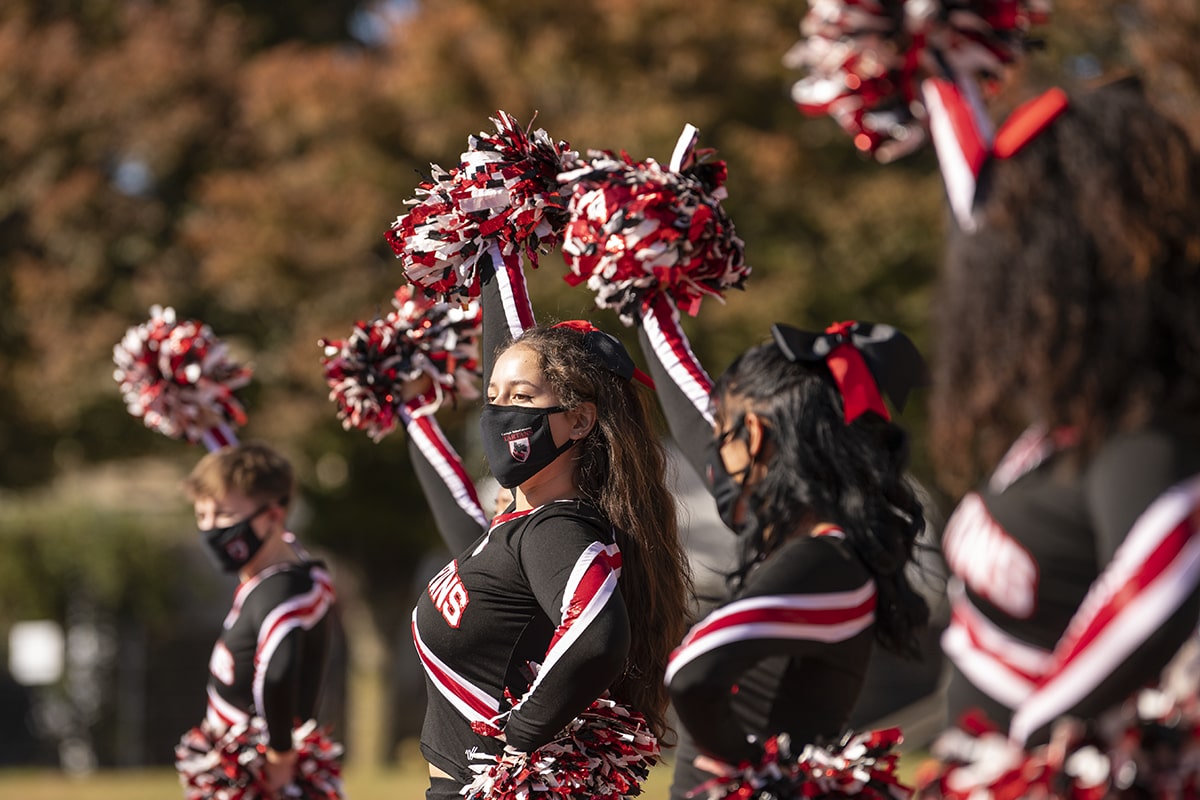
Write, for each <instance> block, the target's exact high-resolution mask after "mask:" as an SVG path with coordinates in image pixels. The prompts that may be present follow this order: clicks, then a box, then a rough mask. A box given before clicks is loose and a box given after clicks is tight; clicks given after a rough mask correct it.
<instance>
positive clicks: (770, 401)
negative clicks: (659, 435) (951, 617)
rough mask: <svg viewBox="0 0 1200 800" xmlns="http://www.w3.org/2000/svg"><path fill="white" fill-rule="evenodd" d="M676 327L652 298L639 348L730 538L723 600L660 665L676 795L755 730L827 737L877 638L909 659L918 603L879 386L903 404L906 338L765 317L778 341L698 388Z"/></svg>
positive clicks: (917, 364)
mask: <svg viewBox="0 0 1200 800" xmlns="http://www.w3.org/2000/svg"><path fill="white" fill-rule="evenodd" d="M678 321H679V319H678V314H677V312H676V311H675V309H674V308H672V307H671V305H670V303H669V302H667V301H666V299H665V298H662V297H659V298H657V300H656V301H654V302H652V303H651V304H650V305H649V307H648V309H647V311H646V313H645V314H644V315H643V318H642V325H641V340H642V344H643V349H644V350H645V352H646V353H647V357H648V358H649V359H650V365H651V369H652V372H653V374H654V377H655V380H656V383H657V386H658V391H659V397H660V399H661V400H662V403H663V406H664V408H665V410H666V413H667V419H668V421H669V422H670V424H671V429H672V432H673V434H674V436H675V437H676V439H677V440H678V441H679V442H681V443H682V446H683V449H684V452H685V453H686V454H688V455H689V457H690V458H691V459H692V461H693V464H694V465H695V466H696V467H697V468H698V469H702V470H704V471H705V472H707V474H708V477H709V482H710V486H711V489H712V492H713V496H714V498H715V499H716V502H717V508H718V511H719V512H720V515H721V518H722V520H723V521H724V522H725V523H726V525H728V526H729V528H730V530H731V531H732V532H733V533H735V534H736V535H737V536H738V537H739V540H740V545H741V559H740V562H739V564H738V567H737V569H736V570H735V571H734V572H733V574H731V575H730V576H729V580H728V597H727V598H726V599H725V601H724V602H722V603H721V604H720V605H719V606H718V607H717V608H716V609H715V610H714V611H713V612H711V613H710V614H709V615H708V616H707V617H705V618H704V619H702V620H701V621H700V622H698V623H697V624H696V625H695V626H694V627H693V628H692V630H691V632H690V633H689V634H688V635H687V637H686V638H685V639H684V641H683V643H682V645H680V647H679V648H678V649H677V650H676V651H675V653H674V654H673V655H672V657H671V663H670V665H669V667H668V670H667V681H668V684H669V686H670V690H671V697H672V700H673V702H674V705H675V709H676V710H677V712H678V714H679V718H680V720H681V722H682V723H683V725H684V728H685V729H686V731H687V734H688V736H689V738H688V739H686V740H685V741H684V743H683V745H682V746H681V748H680V752H679V754H678V758H677V761H676V768H675V781H674V784H673V787H672V797H674V798H684V797H688V796H690V795H689V792H693V791H694V790H696V789H697V788H698V787H701V786H703V785H705V784H706V782H709V781H711V780H712V774H711V772H709V771H708V770H709V769H728V767H724V768H722V767H720V766H719V765H718V764H716V763H715V762H714V761H713V759H715V760H716V761H719V762H723V763H724V764H725V765H730V766H733V767H736V766H738V765H742V766H745V765H746V764H747V763H749V764H756V763H759V762H760V761H762V760H763V759H764V756H765V755H766V754H765V752H764V745H765V744H766V743H767V740H768V738H769V737H772V736H776V735H778V734H786V735H787V736H788V737H789V739H790V741H791V742H793V743H794V746H795V748H796V749H797V750H798V749H799V747H800V746H801V745H803V744H806V743H812V742H825V743H833V742H835V741H836V740H837V739H838V737H839V736H840V735H841V733H842V732H843V729H844V728H845V726H846V724H847V722H848V720H849V716H850V712H851V710H852V709H853V707H854V704H855V701H856V700H857V698H858V696H859V692H860V690H861V689H862V685H863V678H864V675H865V673H866V668H867V664H868V661H869V660H870V657H871V652H872V649H873V647H874V645H875V643H876V642H878V643H880V644H882V645H883V646H885V647H888V648H890V649H893V650H895V651H897V652H901V653H914V652H915V651H916V647H917V644H916V637H917V634H918V633H919V631H920V630H921V628H922V627H923V626H924V625H925V623H926V619H927V616H928V609H927V607H926V605H925V602H924V600H923V599H922V598H921V597H920V595H918V594H916V593H915V592H914V591H913V589H912V587H911V586H910V585H909V584H908V582H907V579H906V578H905V575H904V568H905V566H906V565H907V564H908V563H909V561H910V560H911V558H912V556H913V548H914V543H915V541H916V537H917V536H918V534H919V533H920V532H921V530H922V529H923V527H924V517H923V514H922V508H921V505H920V503H919V502H918V500H917V498H916V496H915V495H914V493H913V490H912V488H911V487H910V486H909V484H908V483H907V481H906V479H905V475H904V470H905V466H906V463H907V458H908V445H907V436H906V435H905V433H904V431H903V430H902V429H901V428H900V427H899V426H897V425H896V424H895V423H893V422H891V421H890V415H889V413H888V411H887V409H886V407H885V406H884V404H883V401H882V399H881V394H880V389H881V388H882V389H883V390H884V391H885V392H888V393H889V394H890V395H891V397H892V398H893V400H894V401H895V402H896V404H897V405H900V406H902V405H903V402H904V399H905V397H906V395H907V393H908V388H909V387H910V386H911V385H915V384H918V383H920V382H921V381H922V380H923V376H924V364H923V362H922V361H921V358H920V356H919V355H918V354H917V353H916V350H915V349H914V348H913V347H912V345H911V344H910V343H908V341H907V339H905V338H904V337H903V334H901V333H899V332H898V331H896V330H895V329H893V328H890V327H888V326H884V325H871V324H869V323H862V324H859V323H844V324H839V325H835V326H831V327H830V328H829V329H828V330H827V331H826V332H824V333H822V334H808V333H805V332H802V331H797V330H796V329H794V328H790V327H788V326H783V325H776V326H775V328H774V329H773V330H774V334H775V338H774V341H772V342H769V343H767V344H764V345H760V346H758V347H754V348H751V349H750V350H748V351H747V352H745V353H743V354H742V355H741V356H740V357H738V358H737V359H736V360H735V361H734V363H733V364H732V365H731V366H730V367H729V368H728V369H727V370H726V371H725V373H724V374H723V375H722V376H721V378H720V379H719V380H718V381H717V383H716V384H715V386H711V387H710V384H709V380H708V376H707V374H706V373H705V372H704V370H703V368H702V367H701V366H700V364H699V362H698V361H697V360H696V359H695V357H694V355H693V354H692V352H691V349H690V347H689V346H688V343H687V340H686V338H685V336H684V334H683V331H682V329H681V328H680V327H679V324H678ZM868 364H869V365H870V366H868ZM873 372H874V373H875V374H872V373H873ZM885 374H886V375H888V376H890V378H889V382H884V380H883V378H879V379H877V378H876V377H875V375H880V376H883V375H885Z"/></svg>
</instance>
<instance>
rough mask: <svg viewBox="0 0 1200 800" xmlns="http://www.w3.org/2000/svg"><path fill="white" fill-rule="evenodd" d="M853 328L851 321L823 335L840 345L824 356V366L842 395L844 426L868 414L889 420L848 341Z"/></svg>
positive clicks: (837, 324) (866, 370) (860, 358)
mask: <svg viewBox="0 0 1200 800" xmlns="http://www.w3.org/2000/svg"><path fill="white" fill-rule="evenodd" d="M854 324H855V323H854V322H853V321H850V322H835V323H833V324H832V325H830V326H829V327H828V328H826V329H825V333H827V334H831V335H832V336H833V337H834V340H835V341H838V342H840V344H837V345H835V346H834V348H833V350H831V351H830V352H829V355H827V356H825V364H826V366H828V367H829V371H830V372H831V373H833V380H834V382H836V383H837V386H838V390H839V391H840V392H841V393H842V403H843V405H844V406H845V408H846V424H847V425H849V424H850V423H851V422H853V421H854V420H856V419H858V418H859V417H860V416H862V415H863V414H865V413H866V412H868V411H874V412H875V413H876V414H878V415H879V416H881V417H883V418H884V419H887V420H890V419H891V418H892V415H891V414H889V413H888V410H887V406H885V405H884V404H883V395H881V394H880V393H879V387H878V386H877V385H876V384H875V378H874V376H873V375H871V370H870V369H869V368H868V367H867V362H866V361H865V360H863V356H862V353H860V352H859V351H858V348H857V347H855V346H854V344H853V342H852V340H851V338H850V329H851V327H852V326H853V325H854Z"/></svg>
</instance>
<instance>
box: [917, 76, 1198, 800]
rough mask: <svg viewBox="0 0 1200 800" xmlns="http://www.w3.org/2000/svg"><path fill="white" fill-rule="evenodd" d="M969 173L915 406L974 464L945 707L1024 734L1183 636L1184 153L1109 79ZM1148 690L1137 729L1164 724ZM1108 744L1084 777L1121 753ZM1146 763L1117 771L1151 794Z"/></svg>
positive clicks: (1191, 367)
mask: <svg viewBox="0 0 1200 800" xmlns="http://www.w3.org/2000/svg"><path fill="white" fill-rule="evenodd" d="M935 123H936V120H935ZM939 156H941V157H942V158H943V169H944V170H946V169H947V166H946V164H947V162H948V161H949V160H948V159H946V158H945V153H944V152H943V143H942V142H939ZM949 174H950V173H948V175H949ZM978 179H979V181H978V191H977V196H976V197H972V198H971V199H972V200H973V205H972V207H971V209H970V211H971V214H970V216H968V217H966V218H960V229H959V230H957V231H956V232H955V233H954V234H953V235H952V236H951V239H950V242H949V249H948V254H947V259H946V265H945V271H944V275H943V278H942V286H941V302H940V303H939V304H938V306H937V308H938V313H937V323H938V325H939V326H940V328H941V335H940V336H939V337H938V341H939V342H940V345H941V348H940V352H939V359H938V365H937V371H936V375H935V391H934V396H933V410H934V413H933V414H932V420H933V437H934V438H933V443H934V453H935V455H936V456H937V459H938V461H939V463H940V467H941V472H942V475H943V476H944V477H945V478H946V480H947V482H948V483H951V482H953V483H954V484H955V485H957V486H959V487H961V486H963V484H964V482H966V483H968V484H969V481H970V479H971V478H972V477H973V476H978V475H979V474H980V473H981V472H982V471H983V469H984V468H986V469H990V474H989V475H988V476H987V477H986V479H984V480H983V481H982V482H981V483H980V484H978V487H977V488H976V490H975V491H973V492H970V493H968V494H966V495H965V496H964V497H963V499H962V501H961V503H960V504H959V506H958V509H957V510H956V511H955V513H954V514H953V516H952V517H951V518H950V520H949V521H948V523H947V526H946V531H945V536H944V543H943V547H944V551H945V554H946V559H947V562H948V565H949V567H950V569H951V571H952V573H953V574H954V576H955V580H954V581H953V584H952V604H953V619H952V623H951V626H950V628H949V630H948V631H947V633H946V634H945V637H944V640H943V645H944V649H945V652H946V653H947V655H948V656H949V658H950V660H951V661H952V662H953V664H954V667H955V670H954V676H953V680H952V683H951V686H950V692H949V702H950V712H951V719H952V720H953V719H956V718H957V717H960V716H962V715H963V714H966V713H968V712H982V714H983V715H985V716H986V717H987V719H988V720H990V724H991V725H993V726H995V727H996V728H998V730H999V732H1000V733H1005V732H1007V733H1008V735H1009V736H1010V738H1011V741H1012V743H1013V744H1015V745H1037V744H1041V743H1044V742H1046V741H1047V740H1048V739H1049V738H1050V736H1051V731H1052V728H1053V725H1054V723H1055V721H1056V720H1059V719H1062V718H1064V717H1070V718H1075V719H1078V720H1083V721H1085V722H1087V723H1089V726H1090V733H1093V734H1095V733H1098V732H1100V730H1101V729H1102V728H1103V727H1104V725H1103V724H1102V723H1103V719H1104V718H1105V717H1106V716H1108V715H1113V714H1117V715H1119V714H1120V713H1121V712H1120V709H1121V707H1122V705H1123V703H1124V702H1125V701H1126V700H1127V698H1131V695H1133V694H1134V693H1135V692H1136V691H1137V690H1138V689H1139V688H1140V687H1143V686H1145V685H1147V684H1149V683H1152V682H1154V681H1155V680H1156V678H1157V677H1158V676H1159V674H1160V672H1161V671H1162V670H1163V668H1164V666H1165V665H1167V664H1168V662H1169V661H1170V660H1171V658H1172V656H1174V655H1175V654H1176V652H1177V651H1179V650H1180V647H1181V646H1182V645H1184V644H1185V643H1186V642H1187V641H1188V640H1189V639H1191V638H1192V637H1193V636H1194V631H1195V629H1196V624H1197V615H1198V614H1200V535H1197V522H1198V516H1197V508H1198V503H1200V291H1198V290H1197V286H1200V160H1198V159H1197V157H1196V153H1195V151H1194V150H1193V149H1192V147H1191V145H1190V144H1189V142H1188V139H1187V136H1186V135H1185V133H1184V132H1183V131H1182V130H1181V129H1180V128H1179V127H1178V126H1177V125H1175V124H1173V123H1172V122H1170V121H1168V120H1167V119H1166V118H1165V117H1164V116H1163V115H1162V114H1160V113H1159V112H1158V111H1156V110H1155V109H1154V108H1152V107H1151V106H1150V104H1149V103H1148V102H1147V101H1146V99H1145V98H1144V96H1143V93H1142V91H1141V89H1140V87H1139V86H1138V85H1136V84H1135V83H1133V82H1130V81H1124V82H1119V83H1115V84H1112V85H1109V86H1106V87H1102V88H1099V89H1095V90H1092V91H1086V92H1080V93H1077V94H1073V95H1071V96H1070V97H1069V98H1068V96H1067V95H1066V94H1064V93H1063V92H1061V91H1059V90H1052V91H1051V92H1048V93H1046V94H1045V95H1042V96H1041V97H1039V98H1038V99H1036V100H1035V101H1033V102H1031V103H1029V104H1027V105H1025V106H1023V107H1022V108H1020V109H1018V110H1017V111H1015V112H1014V113H1013V115H1012V116H1011V117H1010V118H1009V121H1008V122H1006V123H1005V124H1004V125H1003V126H1001V128H1000V130H999V131H998V133H997V135H996V138H995V144H994V147H993V150H992V152H991V154H990V157H989V158H988V159H987V161H986V163H985V164H984V166H983V169H982V172H981V173H980V174H979V175H978ZM1010 445H1011V446H1010ZM1006 447H1007V452H1004V449H1005V448H1006ZM1193 691H1194V686H1193ZM1132 705H1133V704H1132V701H1131V704H1126V707H1127V708H1129V707H1131V706H1132ZM1156 705H1158V706H1159V709H1158V711H1152V712H1149V713H1150V714H1151V718H1150V719H1145V718H1143V719H1141V720H1140V722H1139V721H1136V720H1135V724H1134V726H1133V730H1134V731H1136V730H1137V728H1138V726H1139V725H1145V724H1149V723H1151V722H1153V723H1154V724H1160V723H1163V721H1164V720H1168V719H1173V720H1174V722H1173V723H1172V724H1180V722H1179V720H1180V716H1179V713H1178V712H1179V708H1175V709H1174V710H1172V709H1171V708H1170V703H1168V704H1167V706H1166V707H1165V711H1164V708H1163V707H1162V704H1161V703H1159V704H1156ZM1145 708H1146V706H1144V704H1143V706H1141V710H1142V711H1144V710H1145ZM974 716H975V718H976V719H978V716H979V715H978V714H977V713H976V714H975V715H974ZM1135 716H1136V710H1135ZM1160 716H1161V718H1159V717H1160ZM1188 718H1190V720H1191V722H1188V721H1187V720H1186V719H1185V721H1184V723H1183V724H1184V727H1186V726H1188V725H1191V724H1193V723H1194V722H1195V719H1196V716H1195V710H1194V709H1193V710H1192V711H1191V712H1189V717H1188ZM980 730H981V729H980V728H978V727H976V728H974V729H973V732H974V733H978V732H979V731H980ZM1119 733H1120V736H1119V737H1117V739H1123V740H1124V744H1122V745H1120V746H1121V747H1122V748H1123V747H1125V746H1126V745H1127V744H1128V742H1130V741H1134V740H1136V738H1137V734H1135V736H1134V738H1133V739H1132V740H1131V739H1130V738H1129V737H1128V736H1127V735H1126V734H1127V733H1129V731H1126V730H1124V729H1122V730H1120V731H1119ZM1179 734H1180V735H1179V736H1178V737H1175V738H1176V739H1177V742H1176V744H1177V745H1178V744H1179V743H1180V742H1182V741H1186V740H1188V739H1189V738H1190V737H1191V732H1190V730H1186V731H1185V730H1184V729H1183V728H1181V729H1180V730H1179ZM951 741H952V739H947V742H951ZM1113 744H1114V740H1109V741H1108V742H1107V743H1102V744H1101V745H1100V747H1102V748H1103V747H1107V746H1111V745H1113ZM1148 746H1149V745H1147V747H1148ZM952 749H953V748H952ZM1060 755H1061V753H1060ZM1127 755H1128V754H1127ZM946 757H947V758H948V759H949V760H951V761H955V760H970V758H969V757H968V756H966V755H965V754H964V753H962V752H958V753H955V752H947V753H946ZM1108 757H1109V758H1110V759H1112V764H1111V769H1112V773H1111V774H1104V775H1100V776H1098V777H1097V776H1092V778H1093V779H1094V782H1095V783H1096V784H1097V785H1099V786H1100V787H1101V790H1103V787H1104V786H1105V785H1109V784H1108V782H1109V781H1110V780H1114V779H1115V778H1116V777H1117V773H1118V772H1119V771H1120V767H1121V760H1122V758H1125V757H1124V756H1119V755H1117V754H1116V752H1115V751H1114V750H1110V751H1109V755H1108ZM1130 757H1131V758H1132V756H1130ZM1126 760H1128V759H1126ZM1134 760H1135V761H1136V760H1137V759H1136V758H1135V759H1134ZM1169 760H1170V759H1168V762H1169ZM993 761H994V762H995V763H993V764H992V765H991V767H992V769H991V778H993V779H994V778H996V777H997V776H998V775H1001V774H1002V773H1003V772H1004V771H1005V769H1004V768H1005V766H1006V764H1005V762H1004V760H1003V759H999V760H996V759H993ZM1007 766H1009V767H1011V766H1013V764H1012V763H1008V764H1007ZM1160 766H1161V765H1160ZM1176 766H1178V764H1176ZM1057 767H1059V768H1061V767H1063V764H1062V759H1061V757H1060V758H1059V763H1058V765H1057ZM1106 768H1107V767H1106ZM1156 770H1157V768H1150V769H1148V768H1147V764H1146V763H1142V764H1141V765H1140V769H1135V770H1133V771H1132V772H1130V771H1128V770H1127V771H1126V772H1125V776H1124V778H1122V779H1121V780H1123V781H1126V785H1125V786H1124V787H1121V788H1128V786H1129V785H1130V783H1129V781H1133V782H1134V783H1136V784H1137V785H1138V786H1139V787H1140V788H1141V789H1143V790H1145V791H1149V792H1158V791H1159V790H1160V789H1161V788H1162V785H1165V784H1159V783H1157V782H1158V781H1159V780H1160V779H1161V778H1163V777H1164V775H1165V773H1166V772H1169V771H1170V770H1169V768H1164V770H1163V774H1156ZM1134 775H1136V780H1135V779H1134V778H1133V777H1131V776H1134ZM1194 777H1195V776H1194V774H1193V775H1192V776H1191V777H1189V778H1186V779H1187V780H1189V781H1192V782H1193V784H1192V785H1193V786H1194ZM1183 779H1184V777H1182V776H1178V775H1177V776H1174V777H1172V778H1170V779H1169V780H1183ZM1072 780H1074V778H1072ZM985 783H986V781H985ZM1111 785H1112V786H1115V784H1111ZM964 787H965V788H964ZM935 789H937V790H940V791H941V792H943V793H945V794H947V795H953V796H958V795H959V794H965V793H966V792H967V791H969V790H970V789H971V787H970V786H968V785H967V783H965V782H963V781H962V780H959V781H958V782H957V783H956V781H955V779H954V776H953V775H950V776H949V780H947V778H946V777H945V776H944V777H943V778H942V780H941V783H940V786H934V787H931V792H932V791H933V790H935Z"/></svg>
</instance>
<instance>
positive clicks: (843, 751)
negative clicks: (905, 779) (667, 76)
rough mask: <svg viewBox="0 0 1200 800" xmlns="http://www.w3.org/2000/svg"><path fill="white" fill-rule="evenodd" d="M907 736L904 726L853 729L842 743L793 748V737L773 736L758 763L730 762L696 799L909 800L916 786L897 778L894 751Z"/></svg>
mask: <svg viewBox="0 0 1200 800" xmlns="http://www.w3.org/2000/svg"><path fill="white" fill-rule="evenodd" d="M901 741H902V737H901V735H900V729H899V728H885V729H883V730H877V731H867V732H864V733H857V734H855V733H847V734H846V735H845V736H843V737H842V739H841V740H839V741H838V742H837V743H836V744H833V745H827V746H818V745H813V744H810V745H806V746H805V747H804V748H803V749H801V750H800V751H799V752H798V753H796V752H793V750H792V743H791V740H790V737H788V736H787V735H786V734H781V735H779V736H773V737H771V738H770V739H768V740H767V741H766V742H764V743H763V755H762V758H761V759H760V760H759V761H758V763H756V764H750V763H743V764H739V765H738V766H736V767H733V766H730V767H729V768H728V769H727V770H726V771H725V772H724V774H722V775H718V776H717V777H715V778H712V779H711V780H708V781H706V782H705V783H703V784H701V785H700V786H699V787H697V788H696V789H695V790H694V791H693V792H692V796H693V797H702V798H706V800H720V799H721V798H742V797H745V798H751V797H753V798H773V799H774V800H792V798H797V800H799V798H804V800H822V799H823V798H828V799H829V800H832V799H833V798H848V797H854V798H861V799H862V800H907V798H909V797H911V796H912V789H911V788H909V787H908V786H905V785H904V784H902V783H901V782H900V779H899V778H898V777H897V776H896V762H897V760H898V758H899V757H898V756H897V755H896V753H894V752H893V750H894V748H895V747H896V746H897V745H899V744H900V742H901Z"/></svg>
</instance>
